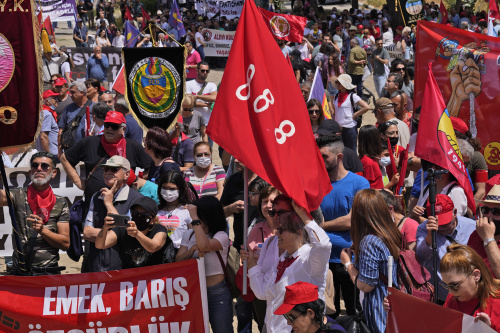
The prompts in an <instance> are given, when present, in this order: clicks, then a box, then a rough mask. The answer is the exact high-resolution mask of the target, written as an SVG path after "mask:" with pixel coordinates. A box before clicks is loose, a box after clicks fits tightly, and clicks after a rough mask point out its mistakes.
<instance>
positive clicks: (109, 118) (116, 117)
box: [104, 111, 127, 124]
mask: <svg viewBox="0 0 500 333" xmlns="http://www.w3.org/2000/svg"><path fill="white" fill-rule="evenodd" d="M104 122H105V123H115V124H125V123H127V121H126V120H125V117H124V116H123V114H122V113H120V112H117V111H109V112H108V113H107V114H106V119H104Z"/></svg>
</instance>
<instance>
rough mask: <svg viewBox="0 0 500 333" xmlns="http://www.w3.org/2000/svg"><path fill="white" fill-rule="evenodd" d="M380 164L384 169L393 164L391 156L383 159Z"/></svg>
mask: <svg viewBox="0 0 500 333" xmlns="http://www.w3.org/2000/svg"><path fill="white" fill-rule="evenodd" d="M378 164H380V165H381V166H383V167H386V166H388V165H389V164H391V158H390V157H389V156H384V157H381V158H380V161H378Z"/></svg>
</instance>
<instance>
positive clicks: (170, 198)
mask: <svg viewBox="0 0 500 333" xmlns="http://www.w3.org/2000/svg"><path fill="white" fill-rule="evenodd" d="M161 196H162V197H163V199H165V201H166V202H174V201H175V200H177V198H179V190H174V191H171V190H164V189H162V190H161Z"/></svg>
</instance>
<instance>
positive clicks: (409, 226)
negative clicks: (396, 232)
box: [401, 217, 418, 244]
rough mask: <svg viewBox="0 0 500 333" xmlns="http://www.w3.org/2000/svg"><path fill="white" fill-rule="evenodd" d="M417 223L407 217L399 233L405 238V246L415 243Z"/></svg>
mask: <svg viewBox="0 0 500 333" xmlns="http://www.w3.org/2000/svg"><path fill="white" fill-rule="evenodd" d="M417 228H418V222H417V221H415V220H412V219H410V218H409V217H407V218H406V219H405V221H404V224H403V228H401V233H402V234H403V237H404V238H405V241H406V244H408V243H412V242H416V241H417Z"/></svg>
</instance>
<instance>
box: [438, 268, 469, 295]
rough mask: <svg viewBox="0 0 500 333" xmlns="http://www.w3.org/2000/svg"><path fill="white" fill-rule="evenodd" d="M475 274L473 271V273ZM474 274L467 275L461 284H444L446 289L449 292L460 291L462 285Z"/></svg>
mask: <svg viewBox="0 0 500 333" xmlns="http://www.w3.org/2000/svg"><path fill="white" fill-rule="evenodd" d="M472 272H473V271H472ZM472 272H470V273H469V274H467V276H466V277H465V279H463V280H462V281H460V282H459V283H457V284H446V283H445V284H444V287H445V288H446V289H448V290H449V291H458V288H459V287H460V285H461V284H462V283H464V281H465V280H467V278H468V277H469V276H470V275H471V274H472Z"/></svg>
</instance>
